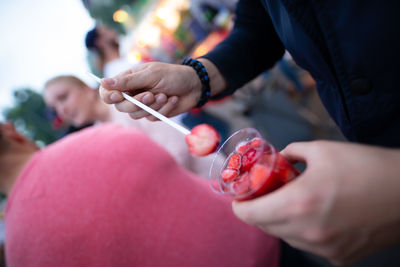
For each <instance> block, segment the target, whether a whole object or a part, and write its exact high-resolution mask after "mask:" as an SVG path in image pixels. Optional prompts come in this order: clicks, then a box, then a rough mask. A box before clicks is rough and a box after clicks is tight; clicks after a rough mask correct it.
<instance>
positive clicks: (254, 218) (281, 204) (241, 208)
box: [232, 181, 298, 227]
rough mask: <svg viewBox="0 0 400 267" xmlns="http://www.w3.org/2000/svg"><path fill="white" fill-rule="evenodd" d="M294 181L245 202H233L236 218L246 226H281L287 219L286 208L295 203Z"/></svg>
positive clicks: (296, 193)
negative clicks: (246, 224)
mask: <svg viewBox="0 0 400 267" xmlns="http://www.w3.org/2000/svg"><path fill="white" fill-rule="evenodd" d="M294 184H296V181H293V182H292V183H290V184H287V185H285V186H284V187H282V188H280V189H278V190H276V191H274V192H272V193H269V194H268V195H265V196H262V197H258V198H256V199H252V200H247V201H234V202H233V203H232V209H233V212H234V213H235V215H236V216H237V217H239V218H240V219H241V220H243V221H244V222H246V223H248V224H253V225H258V226H261V225H262V226H263V227H265V226H268V225H272V224H281V223H284V222H286V220H287V218H288V216H289V215H288V212H287V207H289V206H290V205H291V203H293V202H295V201H296V199H294V198H295V197H296V196H297V195H298V192H297V189H296V186H293V185H294Z"/></svg>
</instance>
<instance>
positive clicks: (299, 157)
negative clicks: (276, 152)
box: [280, 142, 311, 164]
mask: <svg viewBox="0 0 400 267" xmlns="http://www.w3.org/2000/svg"><path fill="white" fill-rule="evenodd" d="M310 147H311V142H297V143H291V144H289V145H288V146H287V147H285V148H284V149H283V150H282V151H281V152H280V154H281V155H282V156H283V157H284V158H285V159H287V160H288V161H289V162H290V163H292V164H294V163H297V162H307V161H308V159H309V156H310V153H309V152H310Z"/></svg>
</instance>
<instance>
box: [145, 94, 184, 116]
mask: <svg viewBox="0 0 400 267" xmlns="http://www.w3.org/2000/svg"><path fill="white" fill-rule="evenodd" d="M178 100H179V98H178V97H176V96H172V97H170V98H168V102H167V103H166V104H165V105H163V106H162V107H161V108H160V109H159V110H158V112H159V113H161V114H162V115H164V116H166V117H170V113H171V112H172V111H173V110H174V109H175V107H176V105H177V103H178ZM146 118H147V119H148V120H150V121H156V120H158V119H157V118H156V117H154V116H152V115H149V116H147V117H146Z"/></svg>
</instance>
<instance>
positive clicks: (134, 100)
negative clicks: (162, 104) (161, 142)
mask: <svg viewBox="0 0 400 267" xmlns="http://www.w3.org/2000/svg"><path fill="white" fill-rule="evenodd" d="M88 74H89V75H90V76H91V77H92V78H93V79H95V80H96V81H97V82H98V83H100V84H101V79H100V78H99V77H97V76H96V75H94V74H93V73H90V72H88ZM121 93H122V96H123V97H124V98H125V99H126V100H128V101H129V102H131V103H133V104H135V105H136V106H138V107H140V108H141V109H143V110H145V111H147V112H148V113H150V114H151V115H153V116H154V117H156V118H157V119H159V120H161V121H163V122H165V123H167V124H168V125H169V126H171V127H173V128H175V129H176V130H178V131H180V132H181V133H183V134H184V135H187V134H190V131H189V130H188V129H186V128H185V127H183V126H182V125H179V124H178V123H176V122H174V121H173V120H171V119H169V118H167V117H165V116H164V115H162V114H161V113H159V112H157V111H155V110H154V109H152V108H150V107H148V106H146V105H145V104H143V103H142V102H140V101H138V100H136V99H135V98H133V97H131V96H130V95H128V94H126V93H124V92H121Z"/></svg>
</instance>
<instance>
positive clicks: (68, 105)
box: [43, 81, 96, 127]
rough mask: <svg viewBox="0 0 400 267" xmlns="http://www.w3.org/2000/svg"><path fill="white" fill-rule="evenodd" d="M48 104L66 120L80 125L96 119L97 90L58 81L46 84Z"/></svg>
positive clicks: (77, 125) (74, 124)
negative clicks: (94, 107)
mask: <svg viewBox="0 0 400 267" xmlns="http://www.w3.org/2000/svg"><path fill="white" fill-rule="evenodd" d="M43 96H44V100H45V102H46V104H47V105H48V106H49V107H51V108H53V109H54V110H55V111H56V113H57V115H58V116H59V117H60V118H61V119H62V120H63V121H65V122H67V123H69V124H72V125H73V126H75V127H80V126H82V125H85V124H87V123H90V122H93V121H94V116H95V114H94V109H93V106H94V102H95V99H96V94H95V92H94V91H93V90H92V89H91V88H89V87H88V86H79V85H77V84H74V83H71V82H68V81H57V82H54V83H51V84H49V85H47V86H46V88H45V91H44V95H43Z"/></svg>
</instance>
